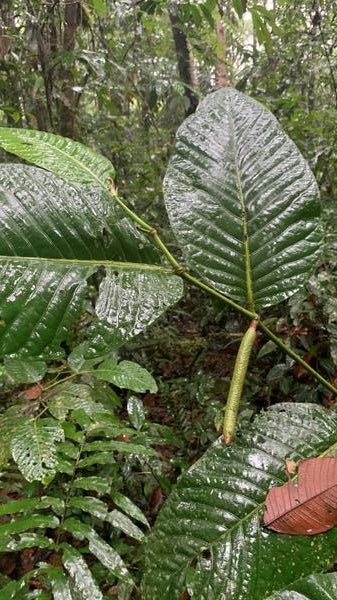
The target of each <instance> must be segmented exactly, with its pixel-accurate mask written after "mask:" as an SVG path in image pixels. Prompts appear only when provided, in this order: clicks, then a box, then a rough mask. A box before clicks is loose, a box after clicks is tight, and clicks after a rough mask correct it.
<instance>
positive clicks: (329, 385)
mask: <svg viewBox="0 0 337 600" xmlns="http://www.w3.org/2000/svg"><path fill="white" fill-rule="evenodd" d="M259 328H260V329H261V331H263V332H264V333H265V334H266V336H268V337H269V338H270V339H271V340H273V342H275V344H276V345H277V346H278V347H279V348H281V350H283V352H285V353H286V354H288V355H289V356H291V358H293V359H294V360H296V362H297V363H298V364H300V365H301V366H302V367H303V368H304V369H306V370H307V371H309V373H311V375H313V376H314V377H315V378H316V379H318V381H320V382H321V383H322V385H324V386H325V387H326V388H327V389H328V390H330V391H331V392H333V394H334V395H335V396H337V388H335V386H333V385H332V383H330V381H327V380H326V379H325V378H324V377H323V376H322V375H320V374H319V373H318V372H317V371H315V369H313V368H312V367H311V366H310V365H308V363H307V362H305V360H303V358H301V357H300V356H299V355H298V354H297V353H296V352H294V350H292V349H291V348H289V347H288V346H286V344H284V343H283V342H282V340H280V338H278V337H277V335H275V333H273V332H272V331H270V329H269V328H268V327H267V326H266V325H265V324H264V323H263V321H259Z"/></svg>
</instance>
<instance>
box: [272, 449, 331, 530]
mask: <svg viewBox="0 0 337 600" xmlns="http://www.w3.org/2000/svg"><path fill="white" fill-rule="evenodd" d="M263 522H264V524H265V525H267V526H268V527H269V528H270V529H273V531H278V532H280V533H290V534H295V535H298V534H302V535H315V534H317V533H322V532H324V531H328V530H329V529H331V527H333V526H334V525H336V523H337V458H329V457H324V458H308V459H306V460H303V461H301V462H300V464H299V467H298V476H297V481H296V482H293V481H291V480H290V481H288V482H287V483H286V484H285V485H283V486H281V487H275V488H272V489H271V490H269V493H268V496H267V498H266V512H265V514H264V516H263Z"/></svg>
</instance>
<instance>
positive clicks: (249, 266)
mask: <svg viewBox="0 0 337 600" xmlns="http://www.w3.org/2000/svg"><path fill="white" fill-rule="evenodd" d="M228 114H229V123H230V128H231V132H232V138H233V153H234V166H235V174H236V179H237V184H238V192H239V200H240V208H241V220H242V229H243V248H244V256H245V271H246V288H247V303H248V307H249V310H251V311H252V312H255V306H254V292H253V278H252V264H251V254H250V247H249V235H248V220H247V209H246V205H245V199H244V194H243V189H242V182H241V175H240V170H239V163H238V156H237V152H236V148H237V143H236V138H235V129H234V120H233V117H232V112H231V111H229V113H228Z"/></svg>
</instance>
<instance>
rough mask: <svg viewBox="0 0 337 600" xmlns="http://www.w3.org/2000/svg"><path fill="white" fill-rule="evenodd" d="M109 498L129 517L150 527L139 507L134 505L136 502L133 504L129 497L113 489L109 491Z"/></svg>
mask: <svg viewBox="0 0 337 600" xmlns="http://www.w3.org/2000/svg"><path fill="white" fill-rule="evenodd" d="M111 498H112V499H113V501H114V503H115V504H116V506H118V507H119V508H121V509H122V510H123V511H124V512H125V513H127V514H128V515H129V516H130V517H132V518H133V519H136V521H140V522H141V523H143V524H144V525H146V526H147V527H150V525H149V522H148V520H147V518H146V516H145V515H144V514H143V513H142V511H141V510H140V508H138V506H136V504H134V503H133V502H132V500H130V498H128V497H127V496H124V494H121V493H120V492H115V491H112V492H111Z"/></svg>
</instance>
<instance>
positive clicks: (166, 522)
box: [142, 404, 337, 600]
mask: <svg viewBox="0 0 337 600" xmlns="http://www.w3.org/2000/svg"><path fill="white" fill-rule="evenodd" d="M336 431H337V416H336V415H333V414H332V413H331V412H329V411H327V410H325V409H322V408H320V407H318V406H314V405H309V404H297V405H295V404H281V405H276V406H273V407H272V408H271V409H269V410H268V411H267V412H266V413H263V414H261V415H259V416H258V417H257V418H256V419H255V421H254V423H253V424H252V425H249V426H248V427H247V429H246V430H245V431H244V433H243V434H242V437H240V438H239V437H238V438H237V440H236V441H235V442H234V443H233V444H232V445H231V446H229V447H226V446H225V445H224V444H223V443H222V441H221V439H219V440H218V441H217V442H216V443H215V444H214V445H213V446H212V447H211V448H210V449H209V450H208V451H207V452H206V453H205V455H204V456H203V457H202V458H201V459H200V460H199V462H197V463H196V464H194V465H193V467H192V468H191V469H190V470H189V471H187V472H186V473H185V474H184V475H183V476H182V477H181V479H180V480H179V481H178V484H177V486H176V488H175V491H174V492H173V493H172V494H171V496H170V498H169V499H168V501H167V503H166V505H165V506H164V508H163V509H162V511H161V513H160V514H159V516H158V519H157V522H156V524H155V527H154V529H153V532H152V533H151V535H150V538H149V540H148V543H147V545H146V548H145V552H146V572H145V577H144V580H143V584H142V588H143V590H142V591H143V593H142V600H177V599H178V598H180V596H181V594H182V593H183V592H184V590H185V589H186V587H187V586H188V590H189V593H190V595H191V596H192V597H195V598H198V600H209V598H221V597H225V598H226V600H241V599H243V598H249V600H261V599H262V598H266V597H267V596H268V595H270V594H272V593H274V592H277V591H281V590H283V589H287V586H290V585H292V584H294V582H295V581H297V580H298V579H300V578H301V577H306V576H307V575H309V574H310V573H312V572H313V571H315V570H324V569H326V568H328V567H329V566H330V565H331V564H333V562H334V560H335V550H334V548H335V545H336V543H337V528H334V529H332V530H330V531H328V532H326V533H325V534H322V535H318V536H317V537H316V538H315V543H314V544H312V543H311V539H312V538H310V537H309V536H283V535H278V534H276V533H274V532H272V531H268V530H266V529H264V528H263V526H262V524H261V516H262V511H263V507H264V501H265V496H266V493H267V491H268V490H269V489H270V487H271V486H273V485H276V484H277V483H278V484H279V483H282V482H285V481H286V474H285V470H284V461H285V458H292V459H293V460H296V461H298V459H299V458H303V457H305V456H307V457H309V456H312V455H318V454H319V453H323V452H325V453H326V452H328V450H329V448H330V447H332V446H333V445H334V444H335V443H336V440H337V434H336ZM303 557H305V560H304V559H303Z"/></svg>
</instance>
